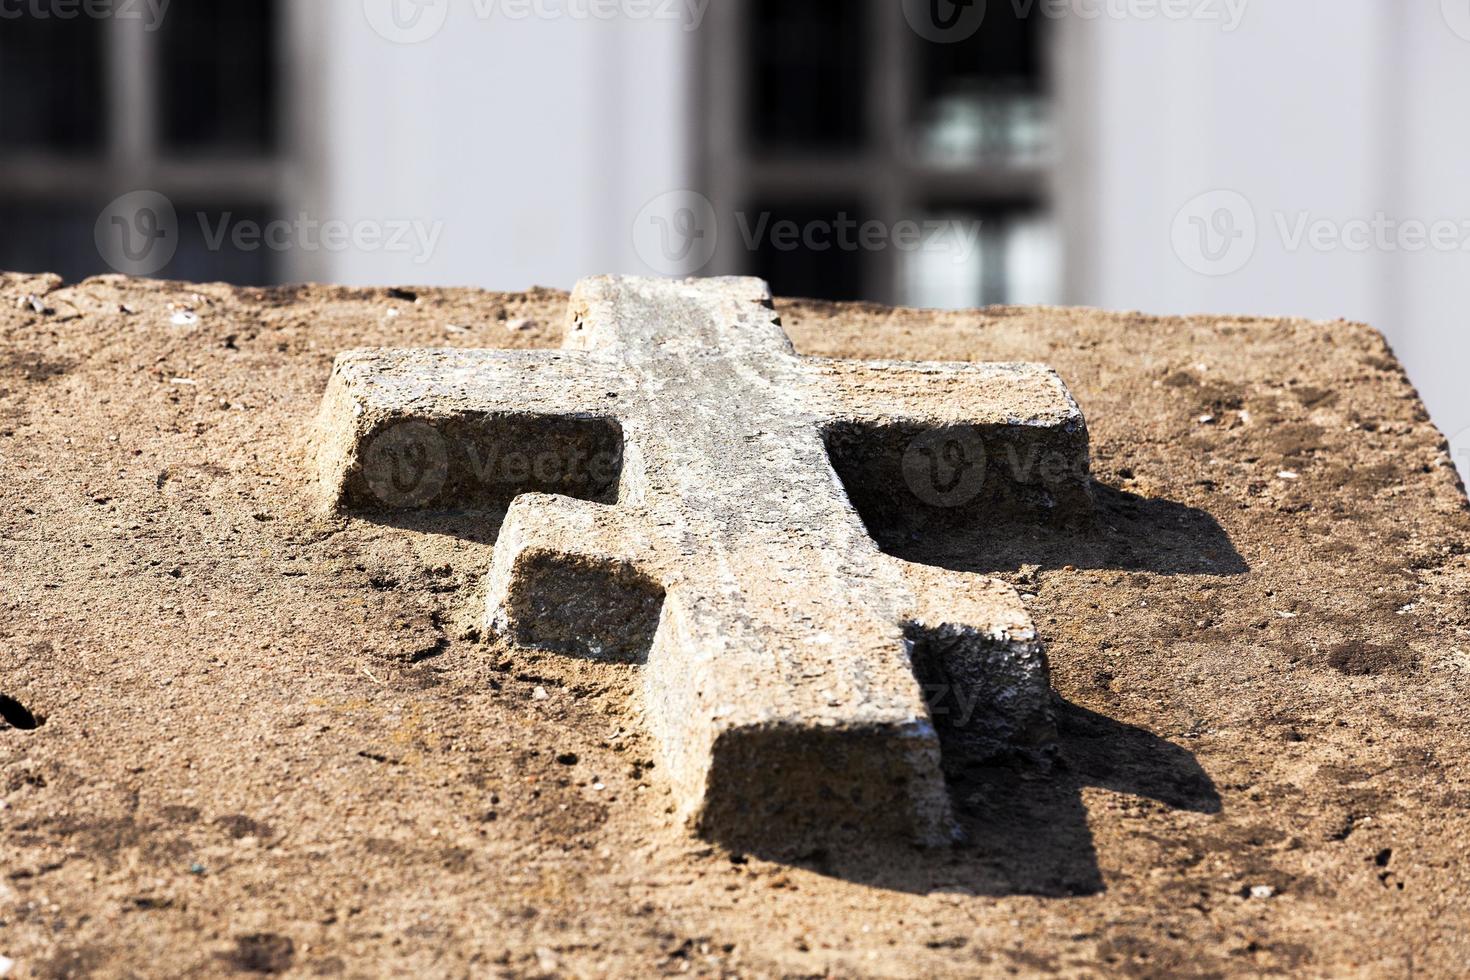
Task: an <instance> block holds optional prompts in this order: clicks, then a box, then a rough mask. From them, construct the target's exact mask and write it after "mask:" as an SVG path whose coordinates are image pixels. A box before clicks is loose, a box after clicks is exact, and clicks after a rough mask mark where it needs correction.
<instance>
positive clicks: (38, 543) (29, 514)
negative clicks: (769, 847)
mask: <svg viewBox="0 0 1470 980" xmlns="http://www.w3.org/2000/svg"><path fill="white" fill-rule="evenodd" d="M30 297H35V299H36V303H34V304H33V303H32V302H30ZM185 309H188V310H190V311H192V312H193V313H194V315H195V316H194V318H193V319H194V320H195V321H196V322H189V321H190V320H191V318H188V317H179V318H178V320H179V321H181V322H179V323H176V322H175V314H177V313H179V312H181V311H183V310H185ZM566 309H567V295H566V294H565V293H563V292H557V291H553V290H535V291H532V292H529V293H524V294H500V293H483V292H478V291H473V290H440V289H417V290H413V289H388V288H382V289H343V288H331V287H320V286H292V287H284V288H280V289H268V290H258V289H236V288H231V287H229V286H222V285H217V284H216V285H191V284H185V283H158V282H144V281H135V280H126V279H120V278H107V279H92V280H88V281H86V282H83V283H77V284H73V285H69V286H65V285H62V284H61V283H60V282H59V281H58V280H56V279H54V278H51V277H40V276H36V277H21V276H4V275H0V694H4V695H5V696H6V697H7V698H9V699H10V702H3V701H0V721H3V724H0V956H5V957H8V958H10V959H12V960H14V961H15V963H16V966H15V970H14V972H13V973H12V976H14V977H27V978H29V977H37V976H39V977H63V976H85V975H87V974H89V973H90V974H92V975H96V976H103V977H111V976H153V975H157V974H159V973H167V974H171V975H173V974H177V975H193V976H216V975H219V974H221V973H223V972H225V971H234V970H237V969H242V968H252V969H260V968H270V969H278V970H284V971H289V975H292V976H344V977H364V976H381V975H383V974H385V973H388V974H393V975H400V976H415V977H428V976H436V977H437V976H474V977H480V976H526V975H533V976H534V975H544V974H554V973H561V974H565V975H569V976H578V975H580V976H619V977H622V976H627V977H647V976H658V975H662V974H680V973H684V974H688V975H691V976H718V975H721V974H724V975H739V976H758V977H759V976H822V975H833V976H854V977H857V976H863V977H867V976H874V977H911V976H915V975H921V976H932V977H968V976H975V975H977V974H979V975H1000V974H1005V975H1012V974H1018V975H1041V974H1047V973H1062V974H1066V975H1072V976H1096V975H1105V976H1241V975H1246V976H1257V975H1263V974H1265V975H1293V976H1317V977H1342V976H1374V977H1380V976H1381V977H1397V976H1408V975H1410V974H1412V975H1413V976H1418V977H1441V976H1458V975H1460V974H1462V973H1463V972H1464V964H1465V963H1466V962H1467V961H1470V871H1467V869H1470V852H1467V843H1466V842H1467V841H1470V774H1467V763H1466V760H1467V759H1470V721H1467V715H1466V712H1465V710H1464V706H1465V704H1466V703H1467V701H1470V645H1467V644H1470V604H1467V602H1466V595H1467V594H1470V550H1467V549H1470V514H1467V508H1466V504H1465V498H1464V496H1463V494H1462V492H1461V490H1460V488H1459V486H1458V483H1457V481H1456V479H1455V475H1454V470H1453V468H1452V467H1451V466H1449V465H1448V462H1449V460H1448V454H1447V453H1446V452H1445V451H1444V440H1443V438H1442V437H1441V435H1440V433H1438V432H1436V431H1435V429H1434V426H1433V425H1432V424H1430V422H1429V421H1428V419H1427V417H1426V416H1425V415H1424V411H1423V407H1422V406H1421V405H1420V403H1419V400H1418V399H1417V398H1416V397H1415V394H1414V390H1413V387H1412V385H1411V384H1410V383H1409V381H1408V380H1407V379H1406V378H1405V377H1404V375H1403V373H1402V371H1401V370H1400V369H1399V367H1398V365H1397V363H1396V362H1395V361H1394V359H1393V355H1392V353H1391V352H1390V351H1389V350H1388V348H1387V346H1386V345H1385V344H1384V343H1383V339H1382V338H1381V337H1380V336H1379V335H1378V334H1377V333H1375V332H1374V331H1372V330H1370V329H1368V328H1367V327H1363V326H1361V325H1357V324H1351V323H1343V322H1331V323H1308V322H1304V321H1300V320H1274V319H1259V318H1256V319H1252V318H1241V317H1217V316H1209V317H1192V318H1159V317H1150V316H1145V315H1142V314H1137V313H1102V312H1097V311H1093V310H1068V309H1018V308H994V309H987V310H979V311H970V312H958V313H932V312H921V311H916V310H892V309H887V308H883V307H875V306H861V305H832V304H826V303H814V302H803V301H795V300H781V299H778V300H777V301H776V309H777V311H778V312H780V314H781V319H782V324H783V325H784V327H785V329H786V331H787V333H788V334H789V335H790V337H791V339H792V342H793V344H794V345H795V347H796V349H797V350H798V351H800V352H801V353H802V354H805V355H809V356H814V357H828V358H842V359H848V358H878V359H897V360H921V361H977V362H983V361H1033V362H1041V363H1046V364H1050V365H1052V366H1053V367H1055V368H1056V369H1057V371H1058V372H1059V373H1060V375H1061V376H1062V377H1063V378H1065V379H1066V380H1067V384H1068V387H1069V388H1070V389H1071V391H1072V393H1073V394H1074V395H1075V396H1076V398H1077V401H1078V403H1079V404H1080V405H1081V406H1082V408H1083V410H1084V411H1085V412H1086V415H1087V419H1088V423H1089V424H1088V430H1089V435H1090V439H1091V450H1092V453H1091V454H1092V469H1093V476H1094V479H1095V481H1096V482H1095V484H1094V493H1095V497H1096V504H1095V509H1096V513H1097V518H1098V519H1097V522H1096V526H1095V527H1094V528H1093V529H1091V530H1088V531H1084V532H1078V531H1076V530H1073V529H1070V528H1057V527H1055V526H1054V525H1052V524H1050V523H1048V522H1030V521H1028V520H1025V519H1022V518H1018V519H1017V520H1016V521H1014V522H1011V523H1007V524H1005V525H1003V526H994V525H992V524H990V523H985V522H980V523H973V524H968V525H965V526H963V527H960V526H955V527H948V526H942V525H935V526H927V527H920V528H916V529H913V531H912V532H907V531H904V532H900V531H898V530H897V529H894V531H893V535H892V537H893V540H891V541H890V542H889V543H888V544H885V546H884V547H885V551H887V552H889V553H892V554H895V555H897V556H899V557H902V558H904V559H905V560H908V561H911V562H914V563H917V564H922V565H924V566H926V567H936V568H941V569H945V570H950V571H955V572H968V573H972V574H977V575H982V576H993V577H996V578H999V579H1001V580H1003V581H1005V582H1007V583H1008V584H1010V585H1012V586H1013V587H1015V588H1016V589H1017V590H1018V592H1019V593H1020V594H1021V598H1022V601H1023V602H1024V603H1025V605H1026V608H1027V611H1028V612H1029V614H1030V616H1031V619H1032V621H1033V622H1034V623H1035V625H1036V627H1037V630H1038V632H1039V633H1040V635H1041V638H1042V640H1044V641H1045V643H1046V650H1047V656H1048V660H1049V662H1050V667H1051V682H1052V687H1053V688H1054V690H1055V691H1056V699H1055V701H1054V703H1053V708H1052V710H1053V714H1054V715H1055V717H1056V721H1057V728H1058V733H1059V738H1058V747H1059V751H1060V756H1061V759H1062V760H1063V763H1064V764H1063V765H1059V766H1057V767H1056V768H1055V770H1054V771H1052V772H1051V773H1049V774H1047V775H1046V778H1044V779H1036V778H1032V777H1033V775H1034V773H1033V772H1032V770H1030V769H1028V768H1025V767H1022V768H1014V767H1011V766H1008V765H1003V764H992V763H989V762H984V761H979V760H975V761H973V762H972V759H971V758H970V757H969V756H968V755H967V754H966V753H965V752H964V750H963V747H960V748H957V749H954V748H951V747H949V746H946V751H945V753H944V763H945V776H946V779H947V780H948V782H949V784H950V788H951V796H952V799H953V800H954V804H953V810H954V815H955V819H956V820H957V821H958V822H959V824H960V825H961V826H962V827H963V828H964V830H965V832H966V833H967V835H968V836H969V838H970V841H971V842H972V845H973V846H967V847H960V848H954V849H951V848H938V849H931V850H918V849H914V848H912V847H910V846H893V847H875V848H872V849H866V848H844V847H831V848H828V849H827V850H826V851H825V852H823V851H820V850H816V849H814V850H812V851H810V852H807V853H805V854H802V855H798V856H796V857H795V858H787V859H784V860H776V859H773V857H771V856H763V855H761V854H758V853H753V852H748V851H747V852H734V851H731V850H730V849H728V848H725V847H721V846H718V845H708V844H705V843H703V842H700V841H698V840H693V839H691V838H690V836H689V835H688V834H687V832H685V831H684V830H683V828H681V827H679V826H678V825H677V824H676V823H675V821H674V820H673V819H672V817H671V815H670V809H669V808H670V807H672V806H673V804H674V798H673V796H672V793H671V792H670V790H669V789H668V784H667V783H666V781H665V780H664V779H663V777H662V775H661V774H660V773H659V771H658V766H657V765H656V764H655V763H656V757H657V752H656V746H655V745H654V743H653V741H652V739H651V737H650V736H649V735H647V733H646V728H645V725H644V719H643V718H642V717H641V716H640V714H639V705H640V703H641V701H642V690H641V685H642V668H639V667H637V666H632V665H629V664H626V663H620V662H610V661H605V660H594V659H588V658H583V657H569V656H565V655H563V654H559V653H548V652H543V651H540V650H536V649H534V648H528V647H524V646H520V645H518V644H510V643H506V642H504V640H503V639H500V638H495V637H490V638H488V639H487V638H484V637H481V636H480V635H479V633H480V629H479V622H478V620H479V618H480V616H479V613H480V612H482V611H483V609H484V602H483V597H479V598H477V596H476V592H477V591H478V590H482V589H483V583H484V573H485V570H486V569H488V568H489V567H490V565H491V563H492V561H493V558H494V551H495V542H496V535H497V533H498V530H499V527H498V525H497V524H496V523H495V519H496V517H497V516H498V515H495V514H489V513H485V512H475V513H469V514H463V515H454V514H439V513H436V512H433V511H423V512H401V511H400V512H392V513H386V514H384V515H381V517H379V518H377V519H371V518H367V517H354V518H352V519H343V518H339V517H326V516H323V514H322V511H321V509H320V508H318V507H316V506H314V505H313V502H312V499H311V498H312V490H313V487H314V478H313V477H312V476H311V470H310V469H309V467H308V466H307V461H306V439H307V436H308V433H309V432H310V428H311V423H312V420H313V419H314V417H315V415H316V412H317V410H318V409H319V408H320V406H321V401H322V391H323V389H324V388H325V386H326V385H327V382H328V379H329V377H330V375H331V371H332V362H333V359H334V358H335V357H336V356H337V355H338V354H339V353H340V352H342V351H344V350H349V349H353V348H363V347H387V348H432V347H456V346H457V347H463V348H479V349H483V348H492V347H505V348H515V349H518V350H527V351H529V350H532V349H536V350H538V351H541V352H543V353H550V352H551V351H552V350H554V349H555V348H558V347H560V346H561V344H562V341H563V329H562V323H563V322H564V315H565V312H566ZM511 324H516V325H517V326H518V327H521V328H522V329H509V326H510V325H511ZM1205 417H1209V419H1210V421H1207V422H1202V421H1201V419H1203V418H1205ZM1282 474H1287V475H1285V476H1283V475H1282ZM1293 477H1294V478H1293ZM881 503H882V502H881V501H878V502H877V505H881ZM880 509H881V507H880ZM859 510H860V512H861V511H862V510H863V507H861V506H860V507H859ZM462 614H468V615H467V616H465V618H463V619H461V616H462ZM12 702H13V703H14V704H18V705H19V706H21V707H23V708H24V709H25V713H24V714H22V712H21V711H19V710H17V709H16V708H15V707H14V706H13V705H12ZM941 708H953V705H949V704H944V705H941ZM27 715H29V717H30V719H31V720H30V721H28V720H27ZM12 719H14V721H12ZM15 721H19V722H20V723H21V725H22V726H26V727H16V725H15V723H14V722H15ZM32 725H34V727H30V726H32ZM7 726H8V727H7Z"/></svg>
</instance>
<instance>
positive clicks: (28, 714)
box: [0, 694, 46, 732]
mask: <svg viewBox="0 0 1470 980" xmlns="http://www.w3.org/2000/svg"><path fill="white" fill-rule="evenodd" d="M0 719H4V721H5V723H6V724H7V725H9V726H10V727H11V728H18V729H20V730H21V731H27V732H29V731H34V730H35V729H37V728H40V727H41V726H42V725H44V724H46V717H45V716H44V715H38V714H35V713H33V712H32V711H31V710H30V709H29V708H27V707H26V706H25V705H23V704H21V703H20V702H19V701H17V700H15V698H12V697H10V696H9V695H7V694H0Z"/></svg>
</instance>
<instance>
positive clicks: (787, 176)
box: [693, 0, 1069, 304]
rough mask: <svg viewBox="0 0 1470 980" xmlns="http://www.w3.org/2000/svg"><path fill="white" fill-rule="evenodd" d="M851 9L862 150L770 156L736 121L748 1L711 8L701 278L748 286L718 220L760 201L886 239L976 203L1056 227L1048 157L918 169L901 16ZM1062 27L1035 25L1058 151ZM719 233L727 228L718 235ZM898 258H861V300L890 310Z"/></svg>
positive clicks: (705, 59) (705, 37)
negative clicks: (867, 55)
mask: <svg viewBox="0 0 1470 980" xmlns="http://www.w3.org/2000/svg"><path fill="white" fill-rule="evenodd" d="M844 2H853V3H861V4H863V5H864V10H865V15H866V17H867V23H866V27H867V30H868V31H869V38H870V42H869V43H870V45H871V48H872V53H873V65H872V68H871V70H870V71H869V72H868V75H867V90H866V92H865V99H864V101H865V111H866V113H867V116H868V118H867V120H866V122H867V128H868V140H867V141H866V143H865V144H864V145H863V146H862V147H861V148H860V149H858V150H856V151H848V150H842V151H834V152H831V153H803V154H799V155H798V154H785V155H782V154H771V153H764V152H762V151H761V150H760V149H758V148H757V147H755V146H753V145H751V142H750V140H749V139H748V138H747V133H746V131H745V125H744V121H745V119H746V118H747V116H746V112H747V104H746V93H747V92H748V91H750V89H749V85H748V71H749V68H750V65H749V63H748V62H747V60H746V52H747V51H748V50H749V49H748V47H747V44H748V42H749V32H750V30H751V17H750V11H751V4H750V2H749V0H721V2H720V3H715V4H711V5H710V10H709V12H708V14H707V15H706V22H705V28H704V30H702V31H701V32H700V50H699V57H698V63H699V64H700V65H701V66H702V69H703V70H702V71H701V72H700V76H701V77H700V79H699V96H700V97H699V98H698V99H697V100H696V103H697V105H698V107H699V108H698V109H697V111H696V114H695V118H694V120H693V129H694V132H695V134H696V141H697V147H696V154H695V156H696V170H697V172H698V174H699V175H700V177H701V186H702V188H703V191H704V193H705V195H706V196H707V197H708V198H709V200H710V202H711V204H713V205H714V209H715V214H716V215H717V216H719V218H720V220H721V222H722V225H721V228H722V234H720V235H719V236H718V239H717V243H716V249H715V254H714V258H713V259H712V260H711V262H710V264H709V266H708V267H706V269H705V270H703V271H704V272H706V273H709V274H712V275H742V274H748V271H749V269H750V268H751V267H752V264H753V257H752V256H751V255H749V254H746V252H745V250H744V248H743V245H742V242H741V236H740V234H739V233H738V231H737V230H736V228H735V226H734V225H733V224H730V222H729V221H728V219H729V218H730V217H731V216H733V215H734V214H735V213H736V212H738V211H740V210H742V209H745V208H748V207H750V206H752V204H753V203H754V202H757V201H760V200H773V199H775V200H786V201H793V202H804V201H811V202H820V201H822V200H824V199H831V198H844V199H846V198H855V199H857V200H860V201H861V202H862V203H863V206H864V217H865V218H866V219H870V220H877V221H880V222H883V224H884V225H885V226H886V227H888V228H892V227H893V226H894V225H895V224H896V223H897V222H898V221H900V220H902V219H905V218H908V219H916V218H919V217H922V216H923V215H924V214H926V213H927V212H928V210H929V209H930V208H932V207H936V206H937V207H940V208H941V209H942V208H946V207H949V206H951V205H953V206H955V207H959V206H963V205H965V204H968V203H971V202H977V201H978V202H985V203H986V206H987V211H993V210H994V209H996V208H997V207H999V208H1001V209H1004V208H1006V207H1008V206H1016V207H1023V208H1029V209H1032V210H1035V211H1037V212H1039V213H1041V214H1043V215H1046V216H1047V217H1048V218H1049V219H1050V220H1052V222H1053V223H1054V224H1056V223H1057V220H1058V217H1059V214H1060V212H1061V210H1062V208H1061V207H1060V206H1059V201H1058V195H1057V194H1056V193H1055V189H1056V182H1057V172H1058V169H1059V167H1058V165H1057V163H1056V162H1055V158H1056V157H1058V156H1059V147H1057V146H1053V147H1052V148H1051V151H1050V157H1051V158H1052V159H1050V160H1048V161H1046V162H1038V163H1024V164H1009V163H962V164H946V163H937V162H932V161H926V160H922V159H920V158H918V157H917V156H916V155H915V153H914V152H913V150H912V147H911V142H912V137H913V135H914V132H915V130H914V122H915V120H914V118H913V109H914V108H915V107H916V106H917V105H918V102H917V95H918V91H919V86H920V84H921V79H920V78H919V74H918V70H917V66H916V63H915V62H916V56H917V54H918V50H919V38H918V37H917V36H916V35H915V34H913V33H912V31H911V30H910V29H909V28H908V25H907V23H906V22H905V21H904V18H903V11H902V8H901V5H900V4H897V3H894V2H893V0H844ZM1062 26H1063V25H1062V24H1043V25H1042V28H1043V31H1042V42H1041V47H1042V51H1041V63H1042V89H1043V91H1044V92H1046V93H1047V97H1048V101H1049V103H1050V104H1051V108H1052V119H1053V125H1054V127H1055V128H1056V132H1057V140H1058V142H1060V140H1061V139H1062V137H1063V135H1064V134H1063V133H1062V132H1061V126H1062V124H1063V119H1064V114H1063V112H1062V111H1061V107H1060V105H1059V104H1058V103H1059V96H1060V92H1059V88H1058V86H1057V85H1056V77H1055V72H1054V70H1053V66H1054V64H1055V54H1054V52H1055V49H1056V47H1057V45H1058V43H1059V42H1058V36H1059V35H1060V34H1061V33H1062V31H1061V30H1059V28H1061V27H1062ZM726 225H729V227H726ZM900 260H901V257H900V256H899V255H898V253H897V252H896V251H895V250H894V249H892V248H886V249H880V250H878V251H873V252H865V253H863V255H862V258H861V261H862V265H863V268H862V269H861V275H862V276H863V278H864V281H865V282H866V283H867V288H866V289H865V294H866V295H865V298H866V299H868V300H870V301H873V302H879V303H886V304H893V303H895V302H897V301H898V300H899V299H901V296H900V289H901V269H900V267H899V263H900ZM1059 261H1060V262H1061V264H1062V268H1061V269H1059V270H1057V271H1058V277H1057V278H1058V282H1059V283H1060V284H1061V287H1060V288H1061V290H1062V291H1063V292H1064V293H1066V292H1068V287H1067V279H1066V274H1067V267H1068V265H1069V263H1068V259H1067V255H1066V252H1065V249H1063V250H1059Z"/></svg>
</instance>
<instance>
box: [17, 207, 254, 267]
mask: <svg viewBox="0 0 1470 980" xmlns="http://www.w3.org/2000/svg"><path fill="white" fill-rule="evenodd" d="M105 205H106V202H103V201H90V202H75V201H27V202H11V203H0V228H3V229H4V230H5V234H3V235H0V269H8V270H12V271H15V272H55V273H57V274H59V275H60V276H61V277H62V278H63V279H65V280H66V281H68V282H76V281H77V280H80V279H85V278H87V277H88V276H94V275H101V274H103V273H107V272H113V271H115V270H114V269H112V268H110V267H109V266H108V264H107V261H106V259H105V258H104V257H103V255H102V253H101V252H100V251H99V249H98V244H97V237H96V234H95V232H96V228H97V221H98V216H99V215H100V214H102V213H103V208H104V207H105ZM177 211H178V222H179V224H178V249H177V251H176V252H175V253H174V255H173V258H172V260H171V261H170V262H169V263H168V265H166V266H165V267H164V268H162V269H160V270H158V271H157V272H154V273H153V275H154V276H155V277H157V278H160V279H188V280H190V281H193V282H230V283H236V284H238V285H244V286H261V285H268V284H270V283H272V282H274V281H276V278H277V276H276V262H277V260H278V259H279V253H278V252H275V251H272V250H270V249H268V248H266V247H265V246H264V245H263V244H262V245H257V247H255V248H253V249H252V248H246V249H240V248H237V247H236V245H235V243H234V240H233V237H232V235H231V232H232V231H233V230H234V229H235V228H236V227H237V226H239V225H240V224H241V223H242V222H249V223H251V227H257V228H264V226H265V223H266V222H268V221H270V220H271V218H272V213H271V212H270V211H269V210H267V209H265V208H260V207H244V208H236V209H233V210H231V211H229V212H228V214H229V217H228V219H227V220H225V221H224V225H223V228H224V232H225V233H224V234H223V236H221V235H220V234H219V232H220V229H221V221H222V220H224V216H225V214H226V212H225V211H221V210H219V209H207V210H205V209H198V208H192V207H188V206H185V205H180V206H179V207H178V209H177Z"/></svg>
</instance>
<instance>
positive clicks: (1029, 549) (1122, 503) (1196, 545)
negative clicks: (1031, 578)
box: [864, 483, 1250, 575]
mask: <svg viewBox="0 0 1470 980" xmlns="http://www.w3.org/2000/svg"><path fill="white" fill-rule="evenodd" d="M1093 499H1094V501H1095V511H1094V517H1093V519H1092V521H1090V522H1089V523H1088V524H1087V525H1086V526H1077V525H1076V524H1075V523H1074V524H1061V523H1058V522H1056V521H1053V520H1050V519H1049V518H1046V517H1045V516H1040V517H1037V518H1035V519H1031V518H1027V517H1025V516H1018V515H1016V514H1014V513H1007V514H1004V515H1002V516H1001V517H1000V519H998V520H992V521H986V520H975V521H973V522H971V523H969V524H968V525H966V526H963V527H955V526H953V525H950V524H947V523H946V524H938V525H935V526H934V527H933V528H928V527H919V528H917V529H913V528H907V529H903V530H900V529H899V528H897V527H885V526H883V525H881V524H878V525H875V524H874V523H873V521H872V519H871V517H870V515H867V514H865V515H864V519H865V520H866V521H868V529H869V532H870V533H871V534H872V535H873V537H874V540H876V541H877V542H878V545H879V547H881V548H882V549H883V550H884V551H885V552H887V553H888V554H891V555H893V556H895V557H897V558H903V559H905V560H907V561H914V562H920V563H922V564H926V565H939V566H942V567H944V568H949V569H953V570H954V571H959V572H977V573H981V574H990V573H996V572H1005V571H1014V570H1017V569H1019V568H1021V566H1023V565H1038V566H1040V567H1041V568H1042V569H1043V570H1050V569H1059V568H1064V567H1066V566H1068V565H1071V566H1073V567H1074V568H1106V569H1111V570H1115V571H1125V572H1151V573H1154V574H1158V575H1240V574H1243V573H1245V572H1248V571H1250V566H1249V565H1247V564H1246V562H1245V560H1244V559H1243V558H1241V556H1240V553H1239V552H1237V551H1236V550H1235V546H1234V545H1233V544H1232V543H1231V541H1230V536H1229V535H1228V534H1226V533H1225V529H1224V528H1222V527H1221V526H1220V524H1219V522H1218V521H1216V520H1215V518H1214V517H1212V516H1211V515H1210V514H1209V513H1207V512H1206V511H1203V510H1200V509H1198V508H1196V507H1189V506H1187V505H1185V504H1180V503H1175V502H1174V501H1172V500H1162V499H1158V498H1151V497H1140V496H1138V495H1136V494H1132V493H1128V492H1127V491H1124V490H1118V489H1115V488H1113V487H1109V486H1105V485H1103V484H1101V483H1094V484H1093Z"/></svg>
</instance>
